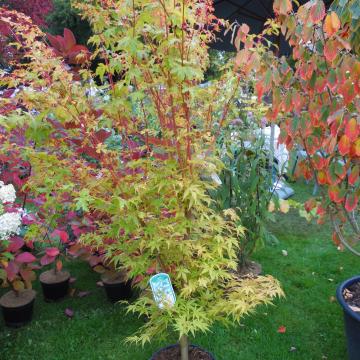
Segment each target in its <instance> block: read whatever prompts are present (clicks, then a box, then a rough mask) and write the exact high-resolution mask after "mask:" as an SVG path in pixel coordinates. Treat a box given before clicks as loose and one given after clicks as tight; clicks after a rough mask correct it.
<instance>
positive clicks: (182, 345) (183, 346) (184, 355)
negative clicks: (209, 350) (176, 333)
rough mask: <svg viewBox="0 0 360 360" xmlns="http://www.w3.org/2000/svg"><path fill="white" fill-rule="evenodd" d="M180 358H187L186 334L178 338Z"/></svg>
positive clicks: (184, 359) (187, 341)
mask: <svg viewBox="0 0 360 360" xmlns="http://www.w3.org/2000/svg"><path fill="white" fill-rule="evenodd" d="M180 350H181V360H189V338H188V337H187V336H186V335H183V336H181V338H180Z"/></svg>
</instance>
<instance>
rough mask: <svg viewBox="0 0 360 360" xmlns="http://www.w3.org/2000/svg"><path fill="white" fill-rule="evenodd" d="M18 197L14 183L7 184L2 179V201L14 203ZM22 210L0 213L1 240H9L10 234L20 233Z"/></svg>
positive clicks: (0, 189) (0, 197) (0, 196)
mask: <svg viewBox="0 0 360 360" xmlns="http://www.w3.org/2000/svg"><path fill="white" fill-rule="evenodd" d="M15 199H16V191H15V188H14V186H13V185H12V184H9V185H5V184H4V183H3V182H2V181H0V203H1V208H2V207H3V206H2V205H3V204H12V203H13V202H14V201H15ZM21 218H22V211H21V210H19V211H17V212H8V213H3V214H1V215H0V240H7V239H8V238H9V236H10V235H18V234H19V233H20V226H21Z"/></svg>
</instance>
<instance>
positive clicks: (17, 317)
mask: <svg viewBox="0 0 360 360" xmlns="http://www.w3.org/2000/svg"><path fill="white" fill-rule="evenodd" d="M35 295H36V292H35V291H34V290H30V289H29V290H23V291H20V292H19V293H18V295H17V294H16V293H15V291H9V292H7V293H6V294H5V295H3V296H2V297H1V298H0V306H1V308H2V312H3V316H4V321H5V324H6V325H7V326H10V327H20V326H22V325H25V324H26V323H28V322H30V321H31V319H32V314H33V308H34V302H35Z"/></svg>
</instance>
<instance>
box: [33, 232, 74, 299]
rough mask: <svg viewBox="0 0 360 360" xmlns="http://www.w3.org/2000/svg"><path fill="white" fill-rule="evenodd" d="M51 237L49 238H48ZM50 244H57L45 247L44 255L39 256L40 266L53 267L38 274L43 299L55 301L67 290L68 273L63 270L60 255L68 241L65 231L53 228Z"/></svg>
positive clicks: (64, 294)
mask: <svg viewBox="0 0 360 360" xmlns="http://www.w3.org/2000/svg"><path fill="white" fill-rule="evenodd" d="M50 239H51V240H50ZM49 240H50V241H51V242H52V244H51V245H53V244H55V243H56V244H57V245H58V246H56V247H54V246H51V247H46V248H45V250H44V255H43V256H42V257H41V258H40V264H41V265H42V266H46V265H50V264H53V268H52V269H50V270H46V271H44V272H42V273H41V274H40V276H39V280H40V283H41V287H42V291H43V295H44V298H45V300H47V301H56V300H59V299H62V298H63V297H65V296H66V295H67V293H68V290H69V284H70V273H69V272H68V271H66V270H63V262H62V261H61V259H60V257H61V256H62V255H63V252H64V251H66V250H65V248H64V245H66V244H67V243H68V242H69V237H68V234H67V232H65V231H62V230H55V231H53V232H52V233H51V235H50V236H49Z"/></svg>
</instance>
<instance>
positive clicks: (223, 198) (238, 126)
mask: <svg viewBox="0 0 360 360" xmlns="http://www.w3.org/2000/svg"><path fill="white" fill-rule="evenodd" d="M241 102H242V105H243V106H245V107H246V110H248V112H247V113H246V112H245V111H242V112H241V117H242V118H241V119H240V118H237V119H235V120H234V121H232V123H231V124H229V126H228V127H227V128H225V129H224V131H223V132H222V136H221V137H220V139H219V141H218V142H219V146H220V147H221V149H222V150H223V151H222V153H223V154H222V160H223V162H224V164H225V168H224V170H223V171H222V173H221V185H220V186H219V188H218V190H217V191H216V192H215V196H214V197H215V199H216V202H217V204H218V206H219V207H220V208H222V209H227V208H234V209H236V211H237V213H238V216H239V221H240V224H241V225H242V226H244V228H245V229H246V230H245V233H244V236H242V237H240V238H239V249H238V273H239V274H243V275H247V274H249V273H250V274H254V275H259V274H260V273H261V265H260V264H258V263H257V262H255V261H252V260H251V255H252V254H253V252H254V251H255V250H256V249H257V248H259V247H261V246H264V244H266V243H270V242H274V241H276V238H275V237H274V235H273V234H271V233H270V232H269V230H268V228H267V221H269V220H271V219H272V214H271V213H270V212H269V211H268V208H269V204H270V203H271V201H272V198H273V197H275V196H273V195H274V192H273V191H272V190H271V188H272V187H273V173H272V171H270V169H269V166H268V165H269V161H268V158H269V156H268V151H267V149H266V147H265V142H264V137H263V136H262V134H261V131H260V130H261V119H263V117H264V115H265V113H266V110H267V107H266V106H263V107H262V108H261V107H256V105H255V104H254V103H253V101H252V100H251V99H249V98H248V97H246V96H244V95H243V96H242V97H241ZM255 109H256V110H255ZM250 110H254V111H256V114H254V113H253V112H250Z"/></svg>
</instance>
